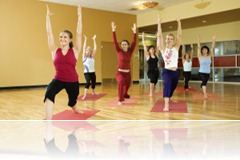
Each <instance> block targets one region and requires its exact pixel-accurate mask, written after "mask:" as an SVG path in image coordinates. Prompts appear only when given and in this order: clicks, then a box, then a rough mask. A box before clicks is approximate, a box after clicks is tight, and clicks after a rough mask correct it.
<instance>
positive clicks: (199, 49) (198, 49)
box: [197, 34, 202, 60]
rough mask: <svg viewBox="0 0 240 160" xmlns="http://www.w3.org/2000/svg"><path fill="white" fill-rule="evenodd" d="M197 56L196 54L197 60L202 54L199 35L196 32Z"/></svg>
mask: <svg viewBox="0 0 240 160" xmlns="http://www.w3.org/2000/svg"><path fill="white" fill-rule="evenodd" d="M197 56H198V60H201V58H202V54H201V48H200V35H199V34H198V45H197Z"/></svg>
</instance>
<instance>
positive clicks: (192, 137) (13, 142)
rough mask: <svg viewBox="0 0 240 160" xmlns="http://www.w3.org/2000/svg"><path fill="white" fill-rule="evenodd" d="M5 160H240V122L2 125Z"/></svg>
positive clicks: (0, 150)
mask: <svg viewBox="0 0 240 160" xmlns="http://www.w3.org/2000/svg"><path fill="white" fill-rule="evenodd" d="M0 127H1V132H0V136H1V138H0V159H41V160H44V159H86V160H88V159H96V160H98V159H101V160H102V159H104V160H112V159H114V160H115V159H132V160H159V159H194V160H195V159H216V160H221V159H228V160H229V159H231V160H233V159H234V160H235V159H240V123H239V121H0Z"/></svg>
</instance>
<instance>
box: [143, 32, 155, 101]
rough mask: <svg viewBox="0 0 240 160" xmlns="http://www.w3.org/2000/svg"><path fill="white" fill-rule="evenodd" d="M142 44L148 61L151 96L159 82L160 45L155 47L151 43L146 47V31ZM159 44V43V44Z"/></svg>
mask: <svg viewBox="0 0 240 160" xmlns="http://www.w3.org/2000/svg"><path fill="white" fill-rule="evenodd" d="M142 44H143V48H144V56H145V58H146V61H147V63H148V72H147V75H148V78H149V79H150V92H149V96H150V97H151V96H152V95H153V91H154V89H155V86H156V84H157V82H158V78H159V70H158V59H159V58H158V52H159V47H158V46H157V47H156V49H155V46H154V45H151V46H149V47H148V49H147V47H146V44H145V40H144V32H143V33H142ZM157 45H158V44H157Z"/></svg>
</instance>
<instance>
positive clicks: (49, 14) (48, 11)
mask: <svg viewBox="0 0 240 160" xmlns="http://www.w3.org/2000/svg"><path fill="white" fill-rule="evenodd" d="M46 7H47V16H51V15H53V13H51V12H50V9H49V7H48V5H46Z"/></svg>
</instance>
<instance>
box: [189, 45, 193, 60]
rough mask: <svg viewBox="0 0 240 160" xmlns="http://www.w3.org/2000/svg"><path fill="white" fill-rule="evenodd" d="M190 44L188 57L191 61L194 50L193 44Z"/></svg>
mask: <svg viewBox="0 0 240 160" xmlns="http://www.w3.org/2000/svg"><path fill="white" fill-rule="evenodd" d="M190 46H191V53H190V59H191V61H192V60H193V52H194V50H193V44H191V45H190Z"/></svg>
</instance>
